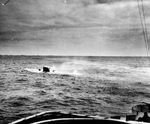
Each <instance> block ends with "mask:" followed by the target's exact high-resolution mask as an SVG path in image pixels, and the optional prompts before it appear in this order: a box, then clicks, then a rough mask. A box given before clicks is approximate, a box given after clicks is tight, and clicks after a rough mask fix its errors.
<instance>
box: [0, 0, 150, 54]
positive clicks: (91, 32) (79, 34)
mask: <svg viewBox="0 0 150 124" xmlns="http://www.w3.org/2000/svg"><path fill="white" fill-rule="evenodd" d="M4 1H5V0H1V1H0V2H1V4H2V3H3V2H4ZM144 9H145V13H146V22H147V29H148V30H149V27H150V13H149V12H150V1H149V0H144ZM145 50H146V48H145V44H144V39H143V35H142V29H141V24H140V16H139V12H138V7H137V0H10V2H9V3H8V4H7V5H6V6H2V5H0V54H9V55H88V56H134V55H136V56H140V55H146V51H145Z"/></svg>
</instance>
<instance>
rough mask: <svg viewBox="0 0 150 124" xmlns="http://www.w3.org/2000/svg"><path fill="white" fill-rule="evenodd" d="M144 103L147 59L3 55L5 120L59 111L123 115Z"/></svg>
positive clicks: (0, 75)
mask: <svg viewBox="0 0 150 124" xmlns="http://www.w3.org/2000/svg"><path fill="white" fill-rule="evenodd" d="M43 66H47V67H50V69H51V72H49V73H43V72H41V71H39V69H41V70H42V68H43ZM140 102H150V62H149V60H148V58H146V57H90V56H89V57H81V56H76V57H75V56H74V57H73V56H72V57H71V56H0V120H1V122H2V123H8V122H12V121H15V120H17V119H20V118H23V117H27V116H29V115H33V114H36V113H39V112H43V111H55V110H61V111H65V112H72V113H78V114H86V115H93V116H97V115H98V116H104V117H109V116H115V115H121V116H125V115H127V114H130V113H131V108H132V106H134V105H137V104H139V103H140Z"/></svg>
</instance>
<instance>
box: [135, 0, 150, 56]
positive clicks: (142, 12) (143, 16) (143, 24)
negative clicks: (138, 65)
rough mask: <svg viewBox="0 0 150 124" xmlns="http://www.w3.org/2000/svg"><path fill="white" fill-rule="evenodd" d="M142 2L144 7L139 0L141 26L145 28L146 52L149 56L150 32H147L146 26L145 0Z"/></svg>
mask: <svg viewBox="0 0 150 124" xmlns="http://www.w3.org/2000/svg"><path fill="white" fill-rule="evenodd" d="M141 2H142V8H141V7H140V3H139V0H137V3H138V8H139V15H140V20H141V26H142V29H143V36H144V41H145V46H146V53H147V56H148V57H149V45H148V34H147V28H146V27H147V26H146V21H145V12H144V6H143V0H141Z"/></svg>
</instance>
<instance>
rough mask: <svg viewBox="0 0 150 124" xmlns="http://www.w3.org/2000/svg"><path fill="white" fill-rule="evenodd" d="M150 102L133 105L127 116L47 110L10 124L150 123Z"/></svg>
mask: <svg viewBox="0 0 150 124" xmlns="http://www.w3.org/2000/svg"><path fill="white" fill-rule="evenodd" d="M149 112H150V104H148V103H141V104H139V105H136V106H134V107H132V114H131V115H127V116H125V117H121V116H113V117H109V118H105V117H99V116H88V115H80V114H72V113H66V112H61V111H47V112H42V113H39V114H36V115H32V116H29V117H26V118H23V119H20V120H17V121H15V122H12V123H10V124H80V123H88V124H138V123H139V124H141V123H142V124H144V123H145V122H148V123H150V120H149V119H150V118H149V115H148V113H149Z"/></svg>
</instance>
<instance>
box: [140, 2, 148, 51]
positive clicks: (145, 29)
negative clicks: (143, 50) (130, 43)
mask: <svg viewBox="0 0 150 124" xmlns="http://www.w3.org/2000/svg"><path fill="white" fill-rule="evenodd" d="M141 1H142V10H143V21H144V25H145V32H146V34H145V35H146V38H147V45H148V51H149V37H148V32H147V24H146V19H145V9H144V4H143V0H141Z"/></svg>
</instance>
